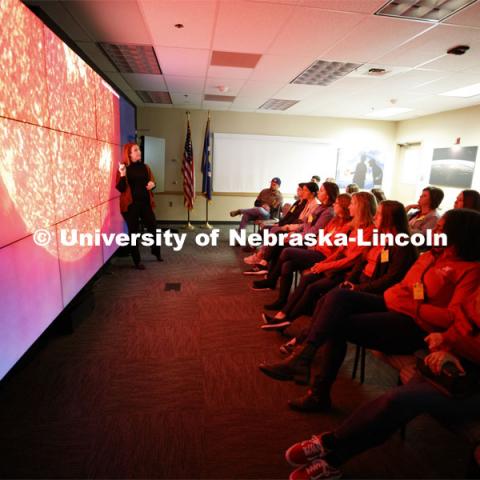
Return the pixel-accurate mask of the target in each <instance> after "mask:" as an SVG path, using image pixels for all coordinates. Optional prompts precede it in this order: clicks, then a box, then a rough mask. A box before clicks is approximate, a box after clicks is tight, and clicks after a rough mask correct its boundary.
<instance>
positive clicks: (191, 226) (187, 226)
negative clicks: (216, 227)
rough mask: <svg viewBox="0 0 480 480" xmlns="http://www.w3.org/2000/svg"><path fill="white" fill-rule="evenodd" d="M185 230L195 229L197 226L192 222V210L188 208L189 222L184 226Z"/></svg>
mask: <svg viewBox="0 0 480 480" xmlns="http://www.w3.org/2000/svg"><path fill="white" fill-rule="evenodd" d="M183 229H184V230H195V227H194V226H193V225H192V224H191V223H190V210H187V224H186V225H185V226H184V227H183Z"/></svg>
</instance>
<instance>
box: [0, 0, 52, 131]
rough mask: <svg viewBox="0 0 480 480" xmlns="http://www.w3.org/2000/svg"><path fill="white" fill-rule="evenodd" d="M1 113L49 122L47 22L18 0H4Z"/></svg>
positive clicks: (0, 5)
mask: <svg viewBox="0 0 480 480" xmlns="http://www.w3.org/2000/svg"><path fill="white" fill-rule="evenodd" d="M0 25H1V35H0V65H1V67H0V116H3V117H9V118H15V119H18V120H23V121H26V122H31V123H34V124H37V125H48V109H47V79H46V76H45V46H44V42H43V34H44V26H43V24H42V23H41V22H40V20H38V19H37V18H36V17H35V16H34V15H32V14H31V13H30V12H29V11H28V10H27V8H25V7H24V6H23V5H22V4H21V3H20V2H18V1H17V0H2V1H1V2H0Z"/></svg>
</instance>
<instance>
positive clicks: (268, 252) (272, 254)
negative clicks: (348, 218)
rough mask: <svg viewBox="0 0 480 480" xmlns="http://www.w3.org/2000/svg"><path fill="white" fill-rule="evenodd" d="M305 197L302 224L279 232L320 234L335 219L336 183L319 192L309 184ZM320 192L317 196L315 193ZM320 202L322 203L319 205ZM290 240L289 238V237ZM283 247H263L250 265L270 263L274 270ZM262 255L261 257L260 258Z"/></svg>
mask: <svg viewBox="0 0 480 480" xmlns="http://www.w3.org/2000/svg"><path fill="white" fill-rule="evenodd" d="M304 189H305V192H304V193H305V195H306V196H307V204H306V205H305V208H304V210H303V211H302V213H301V214H300V217H299V219H300V220H303V222H302V223H300V224H288V225H284V226H282V227H279V228H278V230H276V231H277V232H298V233H300V234H301V235H306V234H307V233H318V231H319V230H320V229H321V228H324V227H325V226H326V225H327V223H328V222H329V221H330V220H331V219H332V217H333V207H332V205H333V203H334V202H335V199H336V198H337V195H338V185H337V184H336V183H327V182H324V183H323V184H322V186H321V187H320V190H318V185H317V184H316V183H313V182H309V183H307V184H306V185H305V187H304ZM316 190H318V198H317V195H316V194H315V195H314V193H313V192H315V191H316ZM313 195H314V196H313ZM319 202H321V203H320V204H319ZM287 238H288V237H287ZM283 248H284V247H283V246H281V245H276V246H272V247H263V248H262V249H261V250H260V252H259V254H256V255H255V256H254V257H249V258H248V263H250V262H252V261H255V262H256V263H260V264H262V265H263V266H266V265H267V264H268V262H270V267H269V270H270V269H273V268H274V266H275V265H276V263H277V261H278V257H279V256H280V254H281V252H282V251H283ZM260 255H261V257H260Z"/></svg>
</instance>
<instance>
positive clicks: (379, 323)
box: [260, 209, 480, 410]
mask: <svg viewBox="0 0 480 480" xmlns="http://www.w3.org/2000/svg"><path fill="white" fill-rule="evenodd" d="M442 231H443V232H444V233H445V234H446V235H447V237H448V246H447V247H443V248H441V247H439V248H435V249H432V250H431V251H430V252H427V253H425V254H423V255H422V256H421V257H420V258H419V259H418V260H417V261H416V262H415V263H414V265H413V266H412V267H411V269H410V270H409V271H408V273H407V274H406V276H405V278H404V279H403V280H402V281H401V282H400V283H398V284H396V285H394V286H393V287H391V288H389V289H388V290H386V291H385V293H384V295H383V297H382V296H378V295H372V294H368V293H363V292H356V291H352V290H342V289H336V290H333V291H331V292H330V293H329V294H327V295H326V296H325V298H324V301H323V302H322V304H321V308H318V307H317V308H316V310H315V312H314V315H313V318H312V327H311V329H310V332H309V334H308V337H307V339H306V341H305V343H304V344H303V345H302V346H301V347H299V348H298V349H296V350H295V351H294V352H293V353H292V354H291V355H290V356H289V357H288V358H287V359H286V360H284V361H282V362H278V363H273V364H268V363H262V364H261V365H260V370H261V371H262V372H263V373H265V374H266V375H268V376H270V377H272V378H275V379H277V380H295V381H297V382H298V383H308V382H309V380H310V366H311V364H312V361H313V358H314V356H315V353H316V352H317V350H318V349H319V348H320V347H322V361H321V363H320V372H319V374H318V375H317V376H316V381H315V390H310V391H309V392H308V393H307V396H309V397H310V402H311V403H314V404H315V405H316V409H317V410H326V409H329V408H330V406H331V400H330V390H331V387H332V385H333V383H334V382H335V379H336V376H337V373H338V371H339V369H340V367H341V365H342V363H343V360H344V358H345V354H346V350H347V342H352V343H356V344H358V345H362V346H364V347H366V348H371V349H374V350H379V351H381V352H384V353H386V354H400V355H401V354H411V353H413V352H415V351H416V350H418V349H420V348H422V347H423V345H424V338H425V336H426V335H427V334H428V333H432V332H447V333H446V335H449V333H448V332H449V329H450V328H453V324H454V320H455V315H456V313H457V312H458V309H459V308H461V307H462V306H465V305H468V304H469V302H471V301H472V295H473V294H474V293H475V291H476V289H477V288H478V285H480V249H479V248H478V245H479V244H480V213H479V212H476V211H474V210H467V209H458V210H449V211H448V212H447V213H446V214H445V215H444V216H443V217H442V218H441V220H440V221H439V222H438V223H437V227H436V232H438V233H440V232H442ZM300 401H303V402H304V403H305V401H306V399H304V400H302V399H300ZM294 402H297V400H295V401H294Z"/></svg>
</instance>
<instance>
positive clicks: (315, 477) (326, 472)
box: [289, 459, 342, 480]
mask: <svg viewBox="0 0 480 480" xmlns="http://www.w3.org/2000/svg"><path fill="white" fill-rule="evenodd" d="M341 476H342V472H341V471H340V470H338V468H335V467H332V466H331V465H330V464H328V463H327V462H326V461H325V460H322V459H320V460H315V461H314V462H312V463H311V464H310V465H304V466H303V467H300V468H297V469H296V470H294V471H293V472H292V473H291V474H290V477H289V480H320V479H328V478H341Z"/></svg>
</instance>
